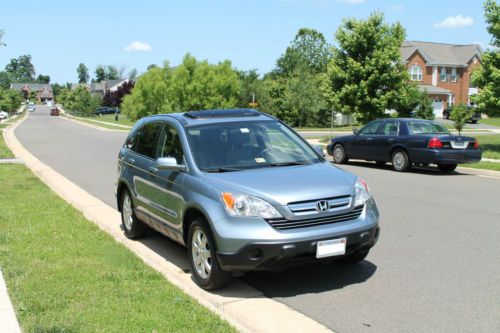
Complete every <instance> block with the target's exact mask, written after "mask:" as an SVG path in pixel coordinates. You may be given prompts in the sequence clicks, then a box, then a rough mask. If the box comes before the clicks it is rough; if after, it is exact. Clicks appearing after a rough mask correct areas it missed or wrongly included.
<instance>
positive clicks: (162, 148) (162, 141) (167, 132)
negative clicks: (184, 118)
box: [156, 124, 184, 164]
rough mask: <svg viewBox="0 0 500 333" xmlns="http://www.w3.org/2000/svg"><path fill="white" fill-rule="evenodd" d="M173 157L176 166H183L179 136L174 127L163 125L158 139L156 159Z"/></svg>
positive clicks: (182, 152) (182, 153)
mask: <svg viewBox="0 0 500 333" xmlns="http://www.w3.org/2000/svg"><path fill="white" fill-rule="evenodd" d="M160 157H174V158H175V159H176V160H177V164H184V151H183V150H182V145H181V140H180V138H179V134H178V133H177V130H176V129H175V127H174V126H172V125H170V124H164V125H163V126H162V129H161V132H160V136H159V138H158V146H157V150H156V158H160Z"/></svg>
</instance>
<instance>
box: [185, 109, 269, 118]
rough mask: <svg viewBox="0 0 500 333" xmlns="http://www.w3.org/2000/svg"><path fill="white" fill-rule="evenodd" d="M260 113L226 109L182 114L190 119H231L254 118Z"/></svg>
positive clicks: (248, 110)
mask: <svg viewBox="0 0 500 333" xmlns="http://www.w3.org/2000/svg"><path fill="white" fill-rule="evenodd" d="M260 114H261V113H260V112H259V111H256V110H253V109H226V110H201V111H189V112H186V113H184V116H185V117H188V118H192V119H201V118H231V117H256V116H259V115H260Z"/></svg>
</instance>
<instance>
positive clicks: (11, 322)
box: [0, 270, 21, 333]
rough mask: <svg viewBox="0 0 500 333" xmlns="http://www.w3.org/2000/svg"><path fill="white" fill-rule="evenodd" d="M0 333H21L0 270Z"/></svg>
mask: <svg viewBox="0 0 500 333" xmlns="http://www.w3.org/2000/svg"><path fill="white" fill-rule="evenodd" d="M0 319H1V320H0V332H2V333H21V328H20V327H19V323H18V321H17V318H16V313H15V312H14V308H13V307H12V303H11V302H10V298H9V294H8V293H7V286H6V285H5V281H4V279H3V275H2V271H1V270H0Z"/></svg>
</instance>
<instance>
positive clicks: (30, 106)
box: [28, 102, 35, 112]
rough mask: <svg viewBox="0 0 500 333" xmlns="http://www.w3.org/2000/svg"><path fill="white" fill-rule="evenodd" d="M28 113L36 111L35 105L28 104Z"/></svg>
mask: <svg viewBox="0 0 500 333" xmlns="http://www.w3.org/2000/svg"><path fill="white" fill-rule="evenodd" d="M28 111H29V112H34V111H35V103H33V102H30V103H29V104H28Z"/></svg>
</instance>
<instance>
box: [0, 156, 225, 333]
mask: <svg viewBox="0 0 500 333" xmlns="http://www.w3.org/2000/svg"><path fill="white" fill-rule="evenodd" d="M0 184H2V191H0V202H1V207H2V208H1V209H0V266H1V269H2V272H3V275H4V278H5V280H6V283H7V287H8V290H9V294H10V297H11V299H12V302H13V304H14V308H15V310H16V314H17V317H18V319H19V321H20V323H21V326H22V329H23V331H24V332H193V331H200V332H232V331H235V330H234V329H233V328H232V327H231V326H229V324H228V323H226V322H225V321H223V320H222V319H221V318H220V317H218V316H217V315H215V314H213V313H211V312H210V311H209V310H207V309H206V308H204V307H202V306H201V305H200V304H198V303H197V302H196V301H195V300H193V299H192V298H190V297H189V296H187V295H186V294H184V293H183V292H181V291H180V290H179V289H178V288H177V287H175V286H173V285H172V284H170V283H169V282H168V281H167V280H166V279H165V278H164V277H163V276H162V275H161V274H160V273H158V272H156V271H155V270H153V269H152V268H150V267H149V266H147V265H146V264H144V263H143V262H142V261H141V260H140V259H139V258H138V257H136V256H135V255H134V254H133V253H132V252H131V251H129V250H128V249H126V248H125V247H124V246H123V245H120V244H119V243H117V242H116V241H115V240H114V239H112V237H111V236H109V235H108V234H106V233H105V232H104V231H101V230H100V229H99V228H98V227H97V226H96V225H95V224H93V223H92V222H90V221H88V220H86V219H85V217H84V216H83V215H82V214H81V213H80V212H79V211H77V210H76V209H75V208H73V207H72V206H71V205H69V204H67V203H66V202H65V201H63V200H62V199H61V198H59V197H58V196H57V195H56V194H55V193H53V192H52V191H51V190H50V189H49V188H48V187H47V186H46V185H45V184H43V183H42V182H41V181H40V180H39V179H38V178H37V177H35V176H34V175H33V174H32V173H31V171H29V170H28V169H27V168H26V167H25V166H23V165H12V164H9V165H7V164H4V165H0Z"/></svg>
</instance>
